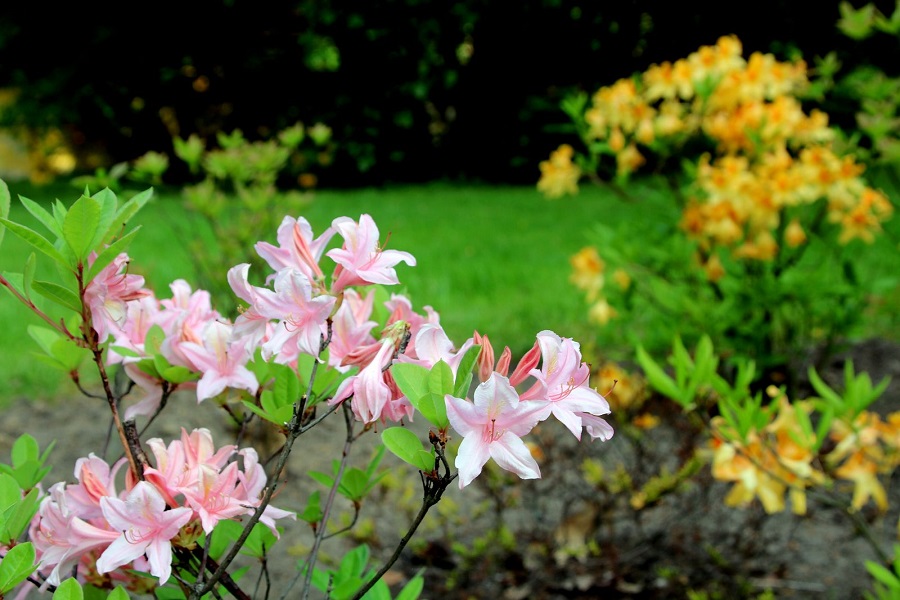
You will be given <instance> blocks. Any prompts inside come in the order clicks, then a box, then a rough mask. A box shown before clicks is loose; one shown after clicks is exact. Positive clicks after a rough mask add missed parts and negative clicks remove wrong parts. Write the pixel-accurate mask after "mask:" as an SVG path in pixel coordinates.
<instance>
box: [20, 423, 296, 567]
mask: <svg viewBox="0 0 900 600" xmlns="http://www.w3.org/2000/svg"><path fill="white" fill-rule="evenodd" d="M147 444H148V445H149V446H150V448H151V449H152V452H153V454H154V456H155V458H156V467H155V468H148V469H146V470H145V477H146V480H145V481H139V482H136V483H135V482H134V481H126V489H125V490H124V491H122V492H120V493H117V492H116V484H115V479H116V473H117V471H118V470H119V468H120V467H121V466H122V464H123V463H124V459H123V460H122V461H119V462H118V463H116V464H115V465H114V466H113V467H112V468H110V466H109V465H108V464H107V463H106V462H105V461H103V460H102V459H100V458H98V457H96V456H94V455H93V454H91V455H90V456H88V457H87V458H81V459H79V460H78V462H76V463H75V478H76V479H77V480H78V483H76V484H66V483H64V482H60V483H57V484H55V485H53V486H52V487H51V488H50V490H49V494H48V495H47V496H46V497H45V498H44V499H43V501H42V502H41V506H40V509H39V511H38V513H37V514H36V515H35V518H34V520H33V521H32V523H31V527H30V530H29V535H30V538H31V541H32V542H33V543H34V547H35V550H36V552H37V558H38V559H39V560H40V562H41V569H40V570H41V572H42V573H43V574H44V575H45V576H46V585H59V583H60V579H61V577H66V576H68V574H69V573H70V572H71V570H72V568H73V567H76V566H77V567H79V569H81V570H82V571H81V574H82V575H90V573H91V572H94V573H96V574H99V575H103V574H106V573H112V572H114V571H116V569H118V568H119V567H123V566H125V565H128V564H131V565H132V566H133V568H134V569H137V570H139V571H149V572H150V573H151V574H152V575H154V576H156V577H158V578H159V581H160V583H161V584H162V583H165V582H166V581H167V580H168V579H169V577H170V576H171V572H172V547H173V544H175V545H179V546H184V547H190V546H191V545H192V544H193V543H194V542H196V540H197V538H198V536H199V534H200V530H201V529H202V530H203V531H204V532H206V533H209V532H211V531H212V530H213V528H214V527H215V526H216V523H218V522H219V521H221V520H223V519H236V518H238V517H240V516H242V515H250V514H253V512H254V511H255V510H256V507H258V506H259V503H260V497H261V494H262V492H263V489H264V488H265V486H266V475H265V471H264V470H263V468H262V466H261V465H260V464H259V461H258V458H257V455H256V451H255V450H253V449H252V448H244V449H242V450H237V449H236V447H235V446H223V447H221V448H219V449H218V450H216V449H215V447H214V446H213V440H212V437H211V435H210V433H209V431H208V430H206V429H195V430H194V431H193V432H191V433H190V434H188V433H187V432H186V431H185V430H182V434H181V439H180V440H175V441H172V442H171V443H170V444H169V445H168V446H165V445H164V444H163V442H162V440H160V439H156V438H154V439H151V440H148V442H147ZM238 457H239V458H240V461H238V460H237V459H238ZM285 517H290V518H295V515H294V514H293V513H290V512H287V511H284V510H281V509H278V508H274V507H272V506H267V507H266V509H265V511H264V512H263V515H262V518H261V519H260V521H261V522H262V523H264V524H265V525H267V526H268V527H269V528H270V529H272V531H273V532H274V533H275V534H276V535H278V532H277V531H276V530H275V524H274V520H275V519H281V518H285ZM116 576H119V577H124V575H121V574H120V573H116Z"/></svg>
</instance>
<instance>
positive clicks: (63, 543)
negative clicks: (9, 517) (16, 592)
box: [29, 482, 120, 588]
mask: <svg viewBox="0 0 900 600" xmlns="http://www.w3.org/2000/svg"><path fill="white" fill-rule="evenodd" d="M68 500H69V498H68V494H67V490H66V485H65V483H63V482H60V483H57V484H54V485H53V486H52V487H51V488H50V493H49V495H48V496H47V497H45V498H44V499H43V501H42V502H41V506H40V508H39V509H38V513H37V515H36V516H35V519H34V520H33V521H32V524H31V526H30V528H29V539H30V540H31V542H32V543H33V544H34V548H35V552H36V553H37V557H38V558H39V559H40V562H41V569H42V570H45V569H48V568H51V567H52V569H51V571H50V574H49V575H48V576H47V580H46V581H45V582H44V584H43V586H42V588H45V587H47V586H50V585H59V582H60V574H61V573H62V574H64V575H67V574H68V573H70V572H71V570H72V567H74V566H75V565H77V564H78V562H79V561H80V560H81V558H82V557H83V556H84V555H86V554H87V553H89V552H92V551H94V550H99V549H100V548H103V547H106V546H108V545H109V544H110V543H112V542H113V541H114V540H115V539H117V538H118V537H119V535H120V533H119V532H116V531H111V530H108V529H101V528H100V527H96V526H94V525H91V524H89V523H87V522H85V521H84V520H82V519H80V518H79V517H78V516H77V515H76V514H75V513H74V512H73V511H72V510H71V509H70V507H69V506H68Z"/></svg>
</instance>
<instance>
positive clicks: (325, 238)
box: [255, 217, 334, 281]
mask: <svg viewBox="0 0 900 600" xmlns="http://www.w3.org/2000/svg"><path fill="white" fill-rule="evenodd" d="M332 236H334V228H333V227H329V228H328V229H326V230H325V231H324V232H322V235H320V236H319V237H318V238H316V239H315V240H313V232H312V226H310V224H309V221H307V220H306V219H304V218H303V217H298V218H296V219H295V218H293V217H285V218H284V220H283V221H282V222H281V225H280V226H279V227H278V247H275V246H273V245H272V244H269V243H267V242H258V243H257V244H256V246H255V248H256V253H257V254H259V255H260V256H261V257H262V259H263V260H265V261H266V262H267V263H269V266H270V267H272V269H273V270H275V271H280V270H282V269H284V268H287V267H290V268H293V269H297V270H298V271H300V272H301V273H303V274H304V275H306V276H307V277H308V278H309V279H310V280H311V281H317V280H321V279H323V278H324V277H325V275H324V274H323V273H322V269H321V268H319V260H320V259H321V258H322V253H323V252H324V251H325V246H326V245H327V244H328V242H329V241H330V240H331V238H332Z"/></svg>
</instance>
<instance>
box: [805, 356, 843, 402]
mask: <svg viewBox="0 0 900 600" xmlns="http://www.w3.org/2000/svg"><path fill="white" fill-rule="evenodd" d="M807 375H808V376H809V383H810V384H811V385H812V386H813V389H814V390H815V391H816V393H817V394H819V397H820V398H821V399H822V400H825V401H826V402H828V403H829V404H831V405H832V406H833V407H834V408H835V409H836V410H838V411H840V410H841V409H842V408H844V399H843V398H841V397H840V396H839V395H838V394H837V393H836V392H835V391H834V390H833V389H831V388H830V387H828V384H827V383H825V382H824V381H822V378H821V377H819V374H818V373H816V370H815V369H814V368H812V367H810V368H809V371H807Z"/></svg>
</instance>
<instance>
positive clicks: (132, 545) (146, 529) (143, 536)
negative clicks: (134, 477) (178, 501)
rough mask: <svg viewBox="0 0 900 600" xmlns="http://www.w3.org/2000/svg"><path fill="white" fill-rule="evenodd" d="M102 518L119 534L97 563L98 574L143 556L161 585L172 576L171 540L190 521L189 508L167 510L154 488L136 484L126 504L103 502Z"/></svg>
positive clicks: (112, 500) (109, 499)
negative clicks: (119, 532)
mask: <svg viewBox="0 0 900 600" xmlns="http://www.w3.org/2000/svg"><path fill="white" fill-rule="evenodd" d="M100 502H101V507H102V508H103V515H104V516H105V517H106V520H107V521H108V522H109V524H110V525H111V526H112V527H113V528H115V529H117V530H118V531H121V532H122V533H121V534H120V535H119V536H118V537H117V538H116V540H115V541H113V542H112V544H110V545H109V547H108V548H107V549H106V550H105V551H104V552H103V554H101V555H100V558H99V559H97V572H99V573H109V572H110V571H113V570H115V569H117V568H119V567H121V566H124V565H127V564H128V563H130V562H131V561H133V560H135V559H136V558H139V557H141V556H144V555H146V557H147V562H148V563H149V565H150V573H151V574H152V575H154V576H156V577H158V578H159V582H160V584H163V583H165V582H166V581H168V580H169V577H170V576H171V574H172V542H171V540H172V538H173V537H175V536H176V535H177V534H178V531H179V530H180V529H181V528H182V527H183V526H185V525H187V523H188V522H189V521H190V520H191V515H192V511H191V509H189V508H184V507H181V508H173V509H171V510H166V501H165V500H164V499H163V497H162V495H161V494H160V493H159V491H157V489H156V488H155V487H153V486H152V485H151V484H149V483H147V482H146V481H139V482H138V483H137V485H135V486H134V488H132V490H131V491H130V492H129V493H128V495H127V496H126V498H125V500H120V499H118V498H110V497H106V498H103V499H102V500H101V501H100Z"/></svg>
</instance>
